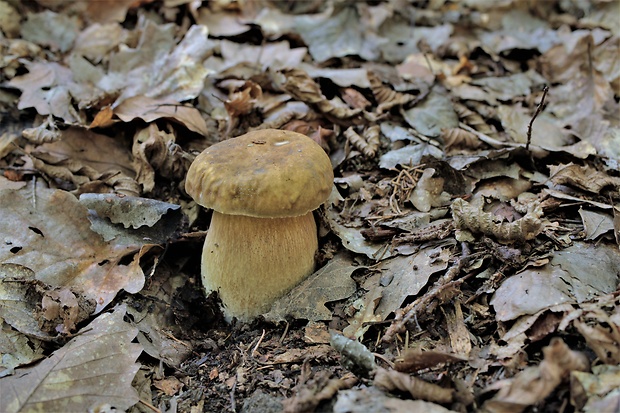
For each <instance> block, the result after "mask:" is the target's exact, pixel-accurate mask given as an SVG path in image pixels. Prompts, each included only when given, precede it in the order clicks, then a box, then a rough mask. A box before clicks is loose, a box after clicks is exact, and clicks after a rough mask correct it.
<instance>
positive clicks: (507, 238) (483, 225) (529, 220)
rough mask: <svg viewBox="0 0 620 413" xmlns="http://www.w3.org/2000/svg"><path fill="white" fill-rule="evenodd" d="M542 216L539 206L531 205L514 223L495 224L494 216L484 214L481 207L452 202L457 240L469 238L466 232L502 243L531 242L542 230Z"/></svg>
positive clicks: (462, 202) (464, 202)
mask: <svg viewBox="0 0 620 413" xmlns="http://www.w3.org/2000/svg"><path fill="white" fill-rule="evenodd" d="M542 215H543V211H542V208H541V207H540V205H538V204H535V203H533V204H531V205H530V207H529V209H528V212H527V214H525V216H524V217H522V218H520V219H517V220H516V221H514V222H496V217H495V215H493V214H491V213H489V212H484V211H483V210H482V207H479V206H473V205H471V204H470V203H469V202H467V201H465V200H463V199H462V198H457V199H455V200H454V201H453V202H452V217H453V218H454V223H455V225H456V228H457V230H459V231H460V234H459V232H457V239H458V240H465V239H468V238H471V236H470V235H468V234H467V232H470V234H471V233H474V234H476V233H478V234H484V235H489V236H492V237H495V238H496V239H497V240H499V241H504V242H512V241H527V240H531V239H534V238H535V237H536V236H537V235H538V234H539V233H540V232H541V231H542V229H543V223H542V221H541V219H540V218H541V217H542ZM461 238H463V239H461Z"/></svg>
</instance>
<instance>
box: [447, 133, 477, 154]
mask: <svg viewBox="0 0 620 413" xmlns="http://www.w3.org/2000/svg"><path fill="white" fill-rule="evenodd" d="M440 138H441V140H442V141H443V143H444V147H445V149H446V151H450V150H454V149H459V148H467V149H477V148H479V147H480V146H481V143H480V141H479V140H478V137H477V136H476V135H475V134H473V133H471V132H468V131H466V130H464V129H461V128H448V129H444V130H442V131H441V135H440Z"/></svg>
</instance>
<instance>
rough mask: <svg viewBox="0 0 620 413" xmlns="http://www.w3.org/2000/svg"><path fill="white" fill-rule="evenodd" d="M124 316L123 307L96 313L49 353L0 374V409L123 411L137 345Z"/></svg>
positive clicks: (131, 399) (133, 398)
mask: <svg viewBox="0 0 620 413" xmlns="http://www.w3.org/2000/svg"><path fill="white" fill-rule="evenodd" d="M124 316H125V308H124V307H117V308H116V309H115V310H114V312H112V313H106V314H102V315H100V316H99V317H97V318H96V319H95V320H94V321H93V322H91V323H90V324H89V325H87V326H85V327H84V328H83V329H82V331H81V334H79V335H78V336H77V337H75V338H74V339H72V340H71V341H69V342H68V343H67V344H66V345H65V346H63V347H62V348H61V349H59V350H57V351H56V352H54V353H53V354H52V355H51V356H50V357H49V358H47V359H45V360H44V361H42V362H41V363H39V364H38V365H36V366H34V367H29V368H26V369H18V370H16V373H15V375H14V376H10V377H5V378H2V379H0V385H2V393H1V394H0V404H1V405H2V409H3V411H5V412H7V413H11V412H25V411H48V412H60V411H65V412H68V411H96V410H97V409H98V408H100V407H101V406H103V405H104V404H108V405H111V406H113V407H114V408H116V409H119V410H125V409H128V408H129V407H131V406H132V405H134V404H135V403H137V402H138V396H137V392H136V390H135V389H134V388H133V387H131V380H132V379H133V377H134V375H135V374H136V372H137V371H138V368H139V367H140V366H139V364H137V363H136V362H135V361H136V359H137V358H138V356H139V355H140V353H141V352H142V346H140V345H139V344H134V343H132V342H131V341H132V340H133V339H134V338H135V336H136V334H137V331H138V330H137V329H136V328H134V327H131V326H130V325H129V324H127V323H126V322H125V321H123V317H124Z"/></svg>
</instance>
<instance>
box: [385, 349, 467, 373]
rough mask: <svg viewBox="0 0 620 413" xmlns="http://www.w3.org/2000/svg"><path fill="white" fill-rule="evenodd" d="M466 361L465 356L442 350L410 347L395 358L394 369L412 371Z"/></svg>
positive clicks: (405, 371)
mask: <svg viewBox="0 0 620 413" xmlns="http://www.w3.org/2000/svg"><path fill="white" fill-rule="evenodd" d="M459 361H467V357H463V356H460V355H458V354H453V353H445V352H443V351H437V350H428V351H423V350H420V349H415V348H410V349H407V350H405V351H404V352H403V353H402V354H401V355H400V356H399V357H398V358H397V359H396V360H394V369H395V370H396V371H400V372H403V373H413V372H416V371H419V370H423V369H428V368H432V367H436V366H438V365H440V364H448V363H455V362H459Z"/></svg>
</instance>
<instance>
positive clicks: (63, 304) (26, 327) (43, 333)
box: [0, 264, 95, 341]
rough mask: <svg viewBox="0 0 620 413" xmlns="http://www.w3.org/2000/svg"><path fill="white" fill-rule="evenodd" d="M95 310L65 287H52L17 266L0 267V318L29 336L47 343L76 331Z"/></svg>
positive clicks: (29, 270) (93, 304)
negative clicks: (77, 325)
mask: <svg viewBox="0 0 620 413" xmlns="http://www.w3.org/2000/svg"><path fill="white" fill-rule="evenodd" d="M94 309H95V303H94V301H89V300H86V299H84V297H83V296H82V295H81V294H79V293H74V292H73V291H71V290H70V289H69V288H66V287H51V286H49V285H47V284H45V283H44V282H42V281H39V280H36V279H35V274H34V272H33V271H32V270H31V269H29V268H27V267H24V266H22V265H19V264H0V317H2V318H4V321H6V322H7V323H8V324H10V325H11V326H12V327H13V328H14V329H15V330H17V331H19V332H20V333H22V334H25V335H27V336H29V337H34V338H36V339H39V340H44V341H49V340H51V339H53V338H56V337H63V336H68V335H70V334H72V333H74V332H75V331H76V324H77V323H79V322H82V321H84V320H86V319H87V318H88V317H89V316H90V315H91V313H92V312H93V311H94Z"/></svg>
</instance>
